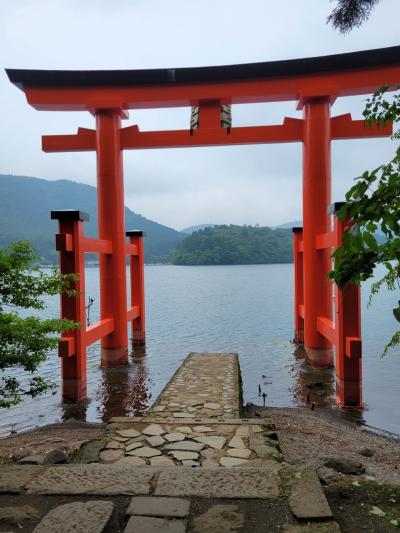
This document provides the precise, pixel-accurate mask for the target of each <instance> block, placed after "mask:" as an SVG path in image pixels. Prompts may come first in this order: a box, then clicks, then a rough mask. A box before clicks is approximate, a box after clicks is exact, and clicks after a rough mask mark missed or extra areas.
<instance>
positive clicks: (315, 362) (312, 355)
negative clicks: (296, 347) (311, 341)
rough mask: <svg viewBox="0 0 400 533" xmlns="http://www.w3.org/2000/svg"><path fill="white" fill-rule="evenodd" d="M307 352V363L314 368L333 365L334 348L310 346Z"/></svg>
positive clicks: (306, 349)
mask: <svg viewBox="0 0 400 533" xmlns="http://www.w3.org/2000/svg"><path fill="white" fill-rule="evenodd" d="M304 348H305V352H306V363H307V364H308V365H310V366H311V367H313V368H322V367H333V366H334V365H333V361H334V356H333V354H334V352H333V348H308V347H307V346H305V347H304Z"/></svg>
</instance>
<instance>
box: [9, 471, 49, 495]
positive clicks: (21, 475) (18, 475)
mask: <svg viewBox="0 0 400 533" xmlns="http://www.w3.org/2000/svg"><path fill="white" fill-rule="evenodd" d="M42 472H44V467H43V466H33V465H3V466H0V494H1V493H8V494H18V493H20V492H22V491H23V490H24V488H25V486H26V485H27V484H28V483H29V482H30V481H32V480H33V479H34V478H35V477H36V476H38V475H40V474H41V473H42Z"/></svg>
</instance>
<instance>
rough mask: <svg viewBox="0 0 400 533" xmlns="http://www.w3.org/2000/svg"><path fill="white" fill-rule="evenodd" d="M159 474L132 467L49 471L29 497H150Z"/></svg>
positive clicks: (56, 468) (33, 485)
mask: <svg viewBox="0 0 400 533" xmlns="http://www.w3.org/2000/svg"><path fill="white" fill-rule="evenodd" d="M156 472H157V470H156V469H154V468H153V467H148V468H140V467H136V466H130V465H128V464H113V465H98V464H90V465H68V466H54V467H48V468H47V469H46V470H45V471H44V472H43V474H41V475H39V476H38V477H36V478H35V479H34V480H33V481H31V482H30V483H28V485H27V489H28V494H97V495H100V494H101V495H104V496H110V495H113V494H120V495H122V494H132V495H134V494H149V493H150V487H151V486H150V483H151V481H152V479H153V477H154V475H155V473H156Z"/></svg>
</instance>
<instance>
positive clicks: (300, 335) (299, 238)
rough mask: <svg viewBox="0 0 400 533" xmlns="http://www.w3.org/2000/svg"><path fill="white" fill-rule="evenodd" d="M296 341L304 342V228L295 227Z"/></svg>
mask: <svg viewBox="0 0 400 533" xmlns="http://www.w3.org/2000/svg"><path fill="white" fill-rule="evenodd" d="M293 266H294V342H296V343H298V344H303V343H304V318H303V314H304V291H303V277H304V272H303V228H300V227H296V228H293Z"/></svg>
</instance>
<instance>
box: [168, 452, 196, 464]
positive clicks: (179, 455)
mask: <svg viewBox="0 0 400 533" xmlns="http://www.w3.org/2000/svg"><path fill="white" fill-rule="evenodd" d="M168 455H172V457H173V458H174V459H177V460H178V461H185V460H194V459H198V458H199V454H198V453H197V452H180V451H178V450H177V451H172V452H168Z"/></svg>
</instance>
